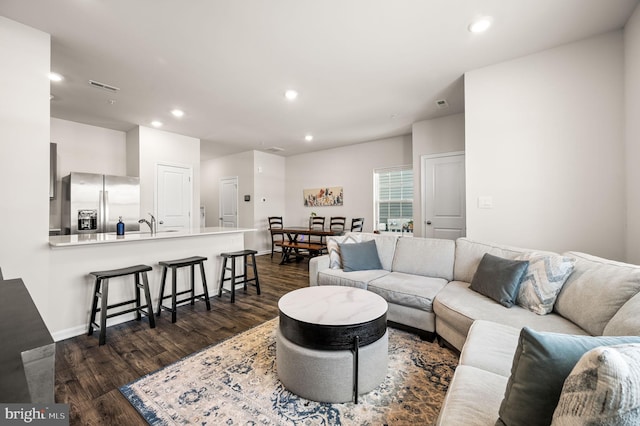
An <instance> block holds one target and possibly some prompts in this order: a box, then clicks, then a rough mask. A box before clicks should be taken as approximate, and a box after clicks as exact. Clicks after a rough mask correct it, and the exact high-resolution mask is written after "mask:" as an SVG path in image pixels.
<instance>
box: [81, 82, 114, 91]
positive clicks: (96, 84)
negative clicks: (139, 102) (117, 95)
mask: <svg viewBox="0 0 640 426" xmlns="http://www.w3.org/2000/svg"><path fill="white" fill-rule="evenodd" d="M89 86H93V87H97V88H98V89H102V90H108V91H109V92H117V91H118V90H120V88H119V87H115V86H110V85H108V84H106V83H100V82H99V81H95V80H89Z"/></svg>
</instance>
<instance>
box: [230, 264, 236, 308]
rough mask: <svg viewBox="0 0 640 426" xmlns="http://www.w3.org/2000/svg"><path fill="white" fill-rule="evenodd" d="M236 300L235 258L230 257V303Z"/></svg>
mask: <svg viewBox="0 0 640 426" xmlns="http://www.w3.org/2000/svg"><path fill="white" fill-rule="evenodd" d="M235 301H236V258H235V257H232V258H231V303H235Z"/></svg>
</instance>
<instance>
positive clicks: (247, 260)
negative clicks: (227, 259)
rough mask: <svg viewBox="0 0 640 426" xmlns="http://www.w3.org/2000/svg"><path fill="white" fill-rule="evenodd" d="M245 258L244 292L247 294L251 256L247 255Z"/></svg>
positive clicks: (243, 272)
mask: <svg viewBox="0 0 640 426" xmlns="http://www.w3.org/2000/svg"><path fill="white" fill-rule="evenodd" d="M242 257H243V259H242V260H243V262H242V282H243V283H244V285H243V290H244V292H245V293H246V292H247V279H248V278H249V268H248V267H247V266H248V265H249V255H248V254H245V255H244V256H242Z"/></svg>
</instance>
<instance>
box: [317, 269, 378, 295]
mask: <svg viewBox="0 0 640 426" xmlns="http://www.w3.org/2000/svg"><path fill="white" fill-rule="evenodd" d="M387 274H389V271H385V270H384V269H373V270H370V271H355V272H344V271H343V270H342V269H323V270H321V271H320V272H318V285H341V286H346V287H357V288H361V289H364V290H366V289H367V286H368V284H369V282H370V281H372V280H375V279H376V278H380V277H383V276H385V275H387Z"/></svg>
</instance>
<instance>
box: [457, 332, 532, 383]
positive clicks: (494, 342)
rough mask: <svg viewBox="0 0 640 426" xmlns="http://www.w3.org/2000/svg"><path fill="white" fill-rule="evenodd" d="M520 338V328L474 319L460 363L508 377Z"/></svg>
mask: <svg viewBox="0 0 640 426" xmlns="http://www.w3.org/2000/svg"><path fill="white" fill-rule="evenodd" d="M519 339H520V329H519V328H515V327H510V326H508V325H504V324H498V323H496V322H492V321H484V320H477V321H474V323H473V324H472V325H471V328H470V329H469V335H468V337H467V340H466V342H465V343H464V347H463V348H462V352H461V353H460V365H469V366H471V367H476V368H480V369H482V370H486V371H490V372H492V373H495V374H499V375H501V376H504V377H507V378H508V377H509V375H511V364H512V363H513V354H514V353H515V351H516V348H517V347H518V340H519Z"/></svg>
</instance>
